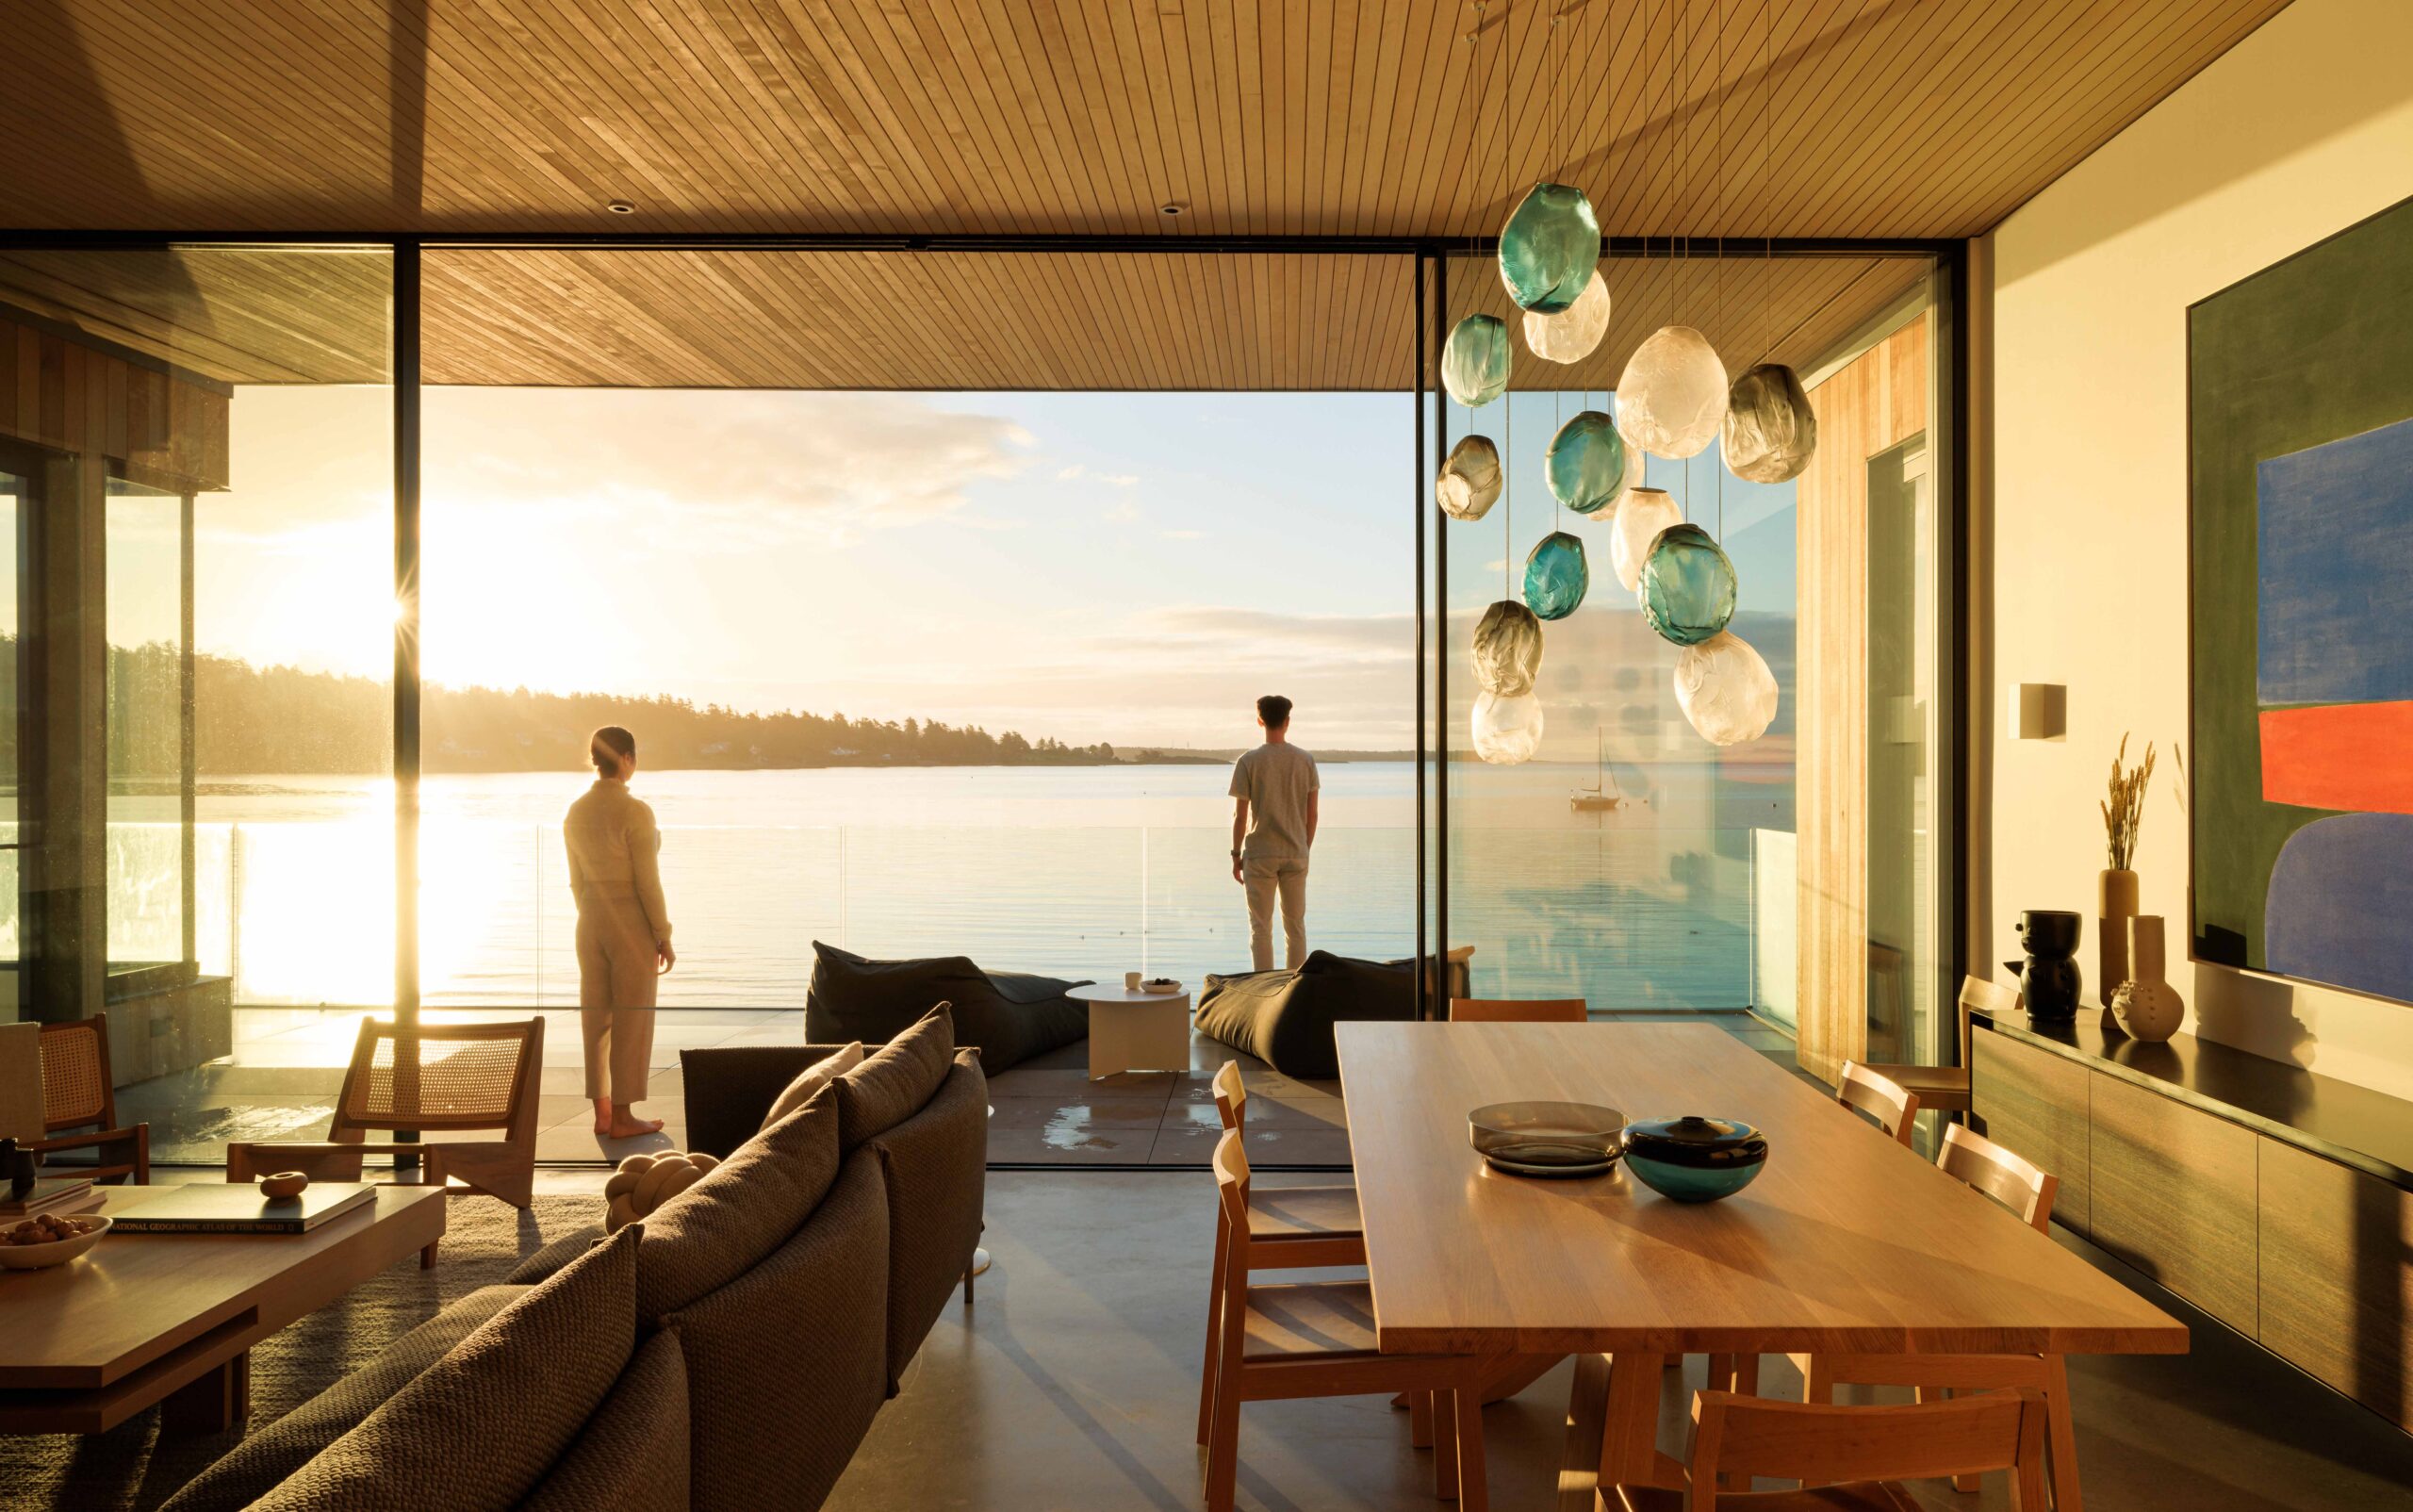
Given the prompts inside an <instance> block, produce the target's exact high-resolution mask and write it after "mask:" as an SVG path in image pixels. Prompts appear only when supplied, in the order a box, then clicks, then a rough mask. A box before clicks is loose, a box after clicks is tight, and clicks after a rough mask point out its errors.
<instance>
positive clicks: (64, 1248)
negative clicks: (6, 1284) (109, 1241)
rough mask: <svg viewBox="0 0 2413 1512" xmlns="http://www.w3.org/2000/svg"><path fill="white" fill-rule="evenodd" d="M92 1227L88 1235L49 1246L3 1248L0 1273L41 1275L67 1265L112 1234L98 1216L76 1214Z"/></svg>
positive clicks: (62, 1240)
mask: <svg viewBox="0 0 2413 1512" xmlns="http://www.w3.org/2000/svg"><path fill="white" fill-rule="evenodd" d="M74 1216H75V1217H78V1218H81V1219H83V1220H84V1221H85V1222H87V1223H89V1224H91V1225H92V1227H91V1229H90V1231H89V1232H87V1233H82V1234H78V1235H76V1236H75V1237H74V1239H61V1240H54V1241H51V1242H50V1243H47V1244H0V1270H8V1271H41V1270H47V1269H48V1268H49V1267H51V1266H54V1265H64V1264H66V1263H67V1262H68V1261H69V1260H72V1259H74V1257H76V1256H78V1255H81V1254H83V1253H84V1252H85V1251H86V1250H88V1249H90V1248H91V1247H92V1246H93V1245H95V1244H97V1243H99V1242H100V1241H101V1236H102V1235H104V1234H106V1233H107V1232H108V1231H109V1220H108V1219H107V1217H105V1216H103V1215H101V1214H98V1213H77V1214H75V1215H74Z"/></svg>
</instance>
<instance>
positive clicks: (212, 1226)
mask: <svg viewBox="0 0 2413 1512" xmlns="http://www.w3.org/2000/svg"><path fill="white" fill-rule="evenodd" d="M152 1191H153V1192H154V1195H152V1196H148V1197H145V1198H143V1199H142V1200H141V1201H140V1202H138V1203H135V1204H134V1205H132V1206H131V1207H128V1208H125V1210H123V1212H113V1213H111V1214H110V1215H109V1217H110V1218H111V1219H112V1220H113V1223H112V1224H111V1227H113V1228H114V1229H115V1231H116V1232H118V1233H121V1234H306V1233H308V1232H309V1231H310V1230H312V1229H314V1228H316V1227H318V1226H319V1225H320V1224H323V1223H325V1222H327V1221H328V1220H329V1219H331V1218H340V1217H342V1216H343V1215H344V1214H345V1213H348V1212H350V1211H352V1210H353V1208H360V1207H364V1206H366V1205H367V1204H369V1203H370V1202H373V1201H375V1200H376V1196H377V1189H376V1187H375V1186H373V1185H371V1184H370V1183H369V1182H365V1181H323V1182H312V1183H311V1184H310V1185H309V1186H308V1187H307V1188H305V1189H304V1191H303V1192H302V1195H300V1196H299V1197H289V1198H287V1199H286V1200H285V1201H283V1202H273V1201H271V1200H270V1199H269V1198H267V1197H264V1196H262V1195H260V1189H259V1188H257V1187H255V1186H253V1185H251V1184H249V1183H247V1182H233V1181H230V1182H227V1183H226V1184H224V1185H223V1186H221V1185H218V1184H216V1183H214V1182H206V1181H195V1182H191V1183H189V1184H187V1185H185V1186H179V1187H155V1188H153V1189H152Z"/></svg>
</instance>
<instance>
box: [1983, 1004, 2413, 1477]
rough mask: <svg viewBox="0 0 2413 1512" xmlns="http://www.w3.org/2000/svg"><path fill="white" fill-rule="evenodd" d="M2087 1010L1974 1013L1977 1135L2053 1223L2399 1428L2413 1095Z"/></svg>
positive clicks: (2409, 1316) (2409, 1393) (2412, 1396)
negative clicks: (2026, 1164)
mask: <svg viewBox="0 0 2413 1512" xmlns="http://www.w3.org/2000/svg"><path fill="white" fill-rule="evenodd" d="M2101 1018H2102V1014H2101V1013H2100V1011H2097V1010H2093V1009H2086V1010H2081V1011H2080V1012H2079V1013H2078V1016H2077V1019H2076V1022H2075V1023H2069V1024H2061V1025H2037V1024H2032V1023H2030V1022H2029V1021H2028V1019H2027V1016H2026V1015H2025V1014H2004V1015H1987V1014H1978V1015H1975V1016H1974V1021H1973V1022H1974V1029H1975V1033H1974V1035H1973V1037H1972V1041H1971V1048H1970V1069H1971V1076H1970V1080H1971V1085H1972V1087H1973V1089H1974V1092H1975V1096H1976V1103H1977V1112H1978V1117H1979V1118H1981V1119H1983V1120H1984V1122H1985V1130H1986V1133H1987V1134H1988V1135H1989V1136H1990V1137H1991V1138H1993V1139H1994V1140H1997V1141H1999V1142H2002V1143H2004V1144H2007V1145H2009V1146H2010V1147H2011V1148H2012V1149H2014V1150H2016V1151H2018V1152H2019V1153H2020V1154H2022V1155H2024V1156H2026V1157H2027V1158H2028V1159H2031V1160H2034V1161H2035V1162H2036V1163H2038V1164H2039V1165H2042V1166H2043V1167H2044V1169H2046V1170H2048V1171H2050V1172H2052V1173H2053V1174H2054V1175H2058V1176H2060V1182H2061V1186H2060V1198H2059V1200H2058V1201H2057V1202H2056V1204H2055V1205H2054V1212H2053V1216H2054V1217H2055V1218H2056V1219H2057V1220H2059V1221H2060V1223H2061V1224H2063V1225H2064V1226H2065V1227H2068V1228H2070V1229H2072V1230H2074V1231H2076V1232H2077V1233H2080V1234H2083V1235H2085V1236H2086V1237H2087V1238H2089V1239H2091V1240H2093V1241H2094V1242H2095V1243H2097V1244H2099V1245H2101V1246H2102V1247H2103V1248H2105V1249H2107V1250H2109V1251H2110V1252H2111V1253H2112V1254H2114V1255H2117V1256H2118V1257H2120V1258H2122V1259H2124V1260H2126V1261H2127V1262H2128V1263H2129V1264H2131V1265H2134V1266H2135V1267H2137V1269H2139V1270H2140V1271H2142V1272H2143V1273H2144V1274H2146V1275H2148V1276H2151V1277H2152V1278H2153V1279H2154V1280H2156V1281H2158V1282H2159V1283H2160V1284H2161V1285H2163V1286H2165V1287H2168V1288H2169V1289H2170V1290H2173V1291H2175V1292H2176V1293H2178V1295H2180V1296H2182V1297H2184V1298H2186V1299H2187V1300H2188V1301H2189V1302H2191V1303H2192V1304H2194V1305H2195V1306H2196V1307H2201V1308H2203V1309H2204V1311H2206V1312H2208V1313H2209V1314H2211V1315H2212V1316H2213V1317H2215V1318H2217V1319H2219V1320H2220V1321H2221V1322H2223V1323H2226V1324H2228V1325H2229V1326H2230V1327H2231V1328H2234V1329H2236V1330H2237V1331H2238V1332H2239V1333H2241V1334H2243V1335H2244V1336H2245V1337H2246V1338H2248V1339H2254V1340H2256V1341H2257V1342H2258V1343H2260V1344H2261V1345H2262V1347H2263V1348H2265V1349H2268V1350H2270V1351H2271V1352H2272V1353H2273V1354H2274V1355H2277V1356H2279V1357H2280V1358H2282V1359H2285V1360H2287V1361H2289V1362H2290V1364H2293V1365H2295V1366H2297V1367H2298V1368H2299V1369H2301V1370H2303V1371H2304V1372H2306V1373H2307V1374H2309V1375H2311V1376H2312V1377H2313V1378H2315V1379H2316V1380H2319V1381H2321V1382H2323V1383H2324V1384H2326V1385H2328V1386H2330V1387H2333V1388H2335V1389H2337V1390H2339V1391H2340V1392H2343V1393H2344V1394H2345V1395H2347V1396H2350V1397H2352V1398H2354V1399H2355V1400H2356V1401H2357V1402H2360V1403H2362V1404H2363V1405H2366V1406H2368V1407H2370V1408H2371V1409H2372V1411H2374V1412H2377V1413H2379V1414H2380V1415H2381V1416H2383V1417H2385V1418H2388V1420H2390V1421H2391V1422H2395V1423H2396V1424H2397V1426H2398V1427H2400V1428H2403V1429H2405V1430H2407V1431H2413V1102H2406V1101H2405V1100H2404V1099H2402V1098H2397V1097H2391V1096H2388V1094H2386V1093H2378V1092H2374V1091H2372V1090H2371V1089H2370V1088H2367V1087H2358V1086H2356V1085H2354V1084H2353V1083H2350V1082H2342V1081H2339V1080H2337V1079H2335V1078H2334V1077H2329V1076H2317V1075H2315V1074H2314V1073H2312V1072H2309V1071H2306V1070H2303V1069H2302V1068H2300V1067H2297V1066H2292V1065H2289V1064H2286V1063H2284V1062H2282V1061H2277V1060H2266V1059H2264V1058H2262V1057H2260V1056H2255V1055H2248V1054H2246V1053H2245V1052H2243V1051H2241V1050H2233V1049H2231V1048H2229V1047H2228V1046H2226V1045H2223V1044H2212V1043H2210V1042H2208V1041H2201V1040H2197V1039H2195V1038H2194V1037H2192V1036H2191V1035H2185V1034H2182V1035H2178V1036H2176V1037H2175V1038H2174V1039H2172V1040H2171V1041H2170V1043H2169V1044H2142V1043H2141V1042H2139V1041H2135V1040H2131V1039H2128V1038H2126V1036H2124V1035H2122V1034H2120V1033H2119V1031H2118V1030H2116V1029H2113V1030H2111V1031H2110V1032H2109V1033H2108V1034H2107V1033H2106V1032H2105V1031H2104V1029H2103V1028H2102V1027H2101V1025H2100V1020H2101Z"/></svg>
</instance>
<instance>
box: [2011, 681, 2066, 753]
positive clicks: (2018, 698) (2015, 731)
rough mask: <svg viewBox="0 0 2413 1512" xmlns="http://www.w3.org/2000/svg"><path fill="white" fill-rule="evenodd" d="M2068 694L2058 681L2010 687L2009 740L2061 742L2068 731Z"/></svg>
mask: <svg viewBox="0 0 2413 1512" xmlns="http://www.w3.org/2000/svg"><path fill="white" fill-rule="evenodd" d="M2069 694H2070V690H2069V689H2068V688H2067V687H2064V686H2063V685H2062V684H2060V683H2059V682H2015V683H2013V684H2011V711H2010V713H2011V739H2013V740H2060V739H2061V738H2062V737H2063V736H2064V735H2066V734H2067V733H2068V731H2069Z"/></svg>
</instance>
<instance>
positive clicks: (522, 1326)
mask: <svg viewBox="0 0 2413 1512" xmlns="http://www.w3.org/2000/svg"><path fill="white" fill-rule="evenodd" d="M641 1232H642V1229H641V1227H640V1226H639V1225H633V1224H632V1225H631V1226H630V1227H627V1228H624V1229H622V1230H620V1232H619V1233H617V1234H616V1235H614V1236H613V1237H612V1238H611V1239H610V1240H609V1241H605V1242H604V1243H601V1244H599V1245H597V1246H596V1247H595V1248H593V1249H591V1250H589V1251H587V1252H586V1253H585V1254H583V1255H582V1256H580V1257H578V1258H577V1259H575V1260H573V1261H571V1262H570V1263H569V1264H568V1265H566V1266H564V1267H563V1268H562V1270H561V1272H560V1274H556V1275H555V1276H554V1277H553V1278H552V1279H551V1280H550V1281H547V1282H545V1283H544V1284H543V1285H541V1286H535V1287H531V1288H530V1289H529V1290H527V1291H526V1292H524V1293H522V1294H521V1295H520V1296H518V1297H517V1298H516V1299H514V1300H513V1301H512V1302H511V1303H510V1304H509V1305H508V1306H506V1307H503V1308H502V1309H501V1311H499V1312H497V1313H496V1314H495V1315H494V1316H493V1317H492V1318H489V1319H487V1320H486V1321H485V1322H484V1323H482V1324H480V1325H479V1326H478V1327H477V1328H475V1329H473V1330H471V1331H470V1333H469V1335H468V1338H466V1339H462V1340H461V1342H460V1344H459V1345H458V1346H456V1347H455V1348H454V1349H453V1350H452V1351H451V1353H449V1354H447V1355H445V1356H443V1357H441V1358H439V1359H437V1360H436V1361H435V1363H433V1364H431V1365H430V1366H428V1368H427V1369H426V1370H425V1371H423V1372H420V1373H419V1375H418V1376H416V1377H415V1378H413V1379H412V1380H410V1381H408V1382H406V1383H405V1384H404V1385H403V1386H402V1388H401V1389H398V1390H396V1391H395V1392H394V1394H393V1395H392V1396H391V1397H389V1398H388V1399H386V1402H385V1403H384V1404H383V1405H380V1406H378V1407H377V1409H376V1410H375V1411H373V1412H371V1413H369V1416H368V1417H366V1418H364V1419H362V1420H361V1422H360V1423H359V1425H358V1426H357V1427H354V1428H353V1430H352V1431H351V1432H349V1433H347V1434H345V1435H344V1436H343V1437H342V1438H337V1440H336V1441H335V1442H334V1443H332V1444H329V1445H328V1446H327V1447H326V1448H325V1449H324V1450H322V1451H321V1452H320V1454H318V1455H317V1456H315V1457H314V1458H312V1459H311V1460H310V1461H309V1462H308V1463H307V1464H304V1465H303V1466H302V1467H301V1468H300V1469H299V1470H297V1471H294V1472H293V1474H292V1476H291V1477H290V1478H289V1479H287V1481H286V1482H285V1483H284V1484H283V1485H281V1486H278V1487H276V1488H274V1489H273V1490H271V1491H270V1492H269V1493H268V1494H267V1495H265V1496H263V1497H261V1498H260V1499H259V1500H258V1501H257V1502H256V1503H254V1506H256V1507H258V1508H259V1509H261V1512H305V1509H306V1512H320V1509H327V1512H333V1509H335V1508H342V1509H344V1512H388V1509H390V1512H421V1509H423V1508H426V1507H439V1506H440V1507H444V1508H446V1509H448V1512H483V1509H492V1512H503V1509H504V1508H507V1507H511V1506H513V1505H516V1504H517V1503H518V1502H519V1500H520V1499H521V1498H522V1497H524V1496H526V1495H527V1494H528V1492H529V1491H530V1490H532V1489H533V1487H535V1485H536V1483H537V1482H538V1481H540V1480H542V1479H543V1478H544V1476H545V1473H546V1471H549V1470H550V1469H551V1468H552V1466H553V1463H554V1462H555V1461H556V1460H558V1459H559V1458H561V1456H562V1454H563V1452H564V1451H565V1450H566V1449H567V1448H568V1447H569V1445H570V1442H571V1440H572V1439H574V1438H576V1437H577V1436H578V1432H579V1430H580V1428H581V1427H582V1426H583V1424H584V1423H585V1422H586V1420H587V1419H588V1418H590V1417H592V1416H594V1413H595V1409H596V1408H597V1407H598V1406H599V1405H601V1404H602V1402H603V1399H604V1397H605V1396H606V1395H607V1394H609V1393H610V1391H611V1389H612V1388H613V1385H614V1383H616V1381H618V1379H619V1378H620V1372H621V1370H622V1368H623V1367H625V1366H626V1365H627V1364H628V1362H629V1356H630V1354H631V1353H632V1350H633V1349H634V1347H635V1343H636V1278H637V1245H638V1240H639V1236H640V1234H641Z"/></svg>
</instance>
